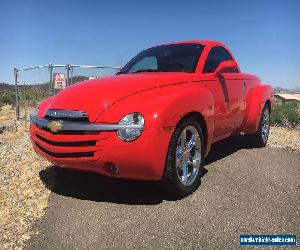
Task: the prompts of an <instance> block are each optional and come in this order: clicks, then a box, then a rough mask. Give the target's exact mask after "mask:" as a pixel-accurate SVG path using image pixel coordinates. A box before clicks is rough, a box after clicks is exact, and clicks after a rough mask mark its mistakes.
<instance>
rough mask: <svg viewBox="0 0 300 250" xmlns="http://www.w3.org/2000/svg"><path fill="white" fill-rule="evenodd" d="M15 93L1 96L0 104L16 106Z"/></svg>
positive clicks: (5, 93)
mask: <svg viewBox="0 0 300 250" xmlns="http://www.w3.org/2000/svg"><path fill="white" fill-rule="evenodd" d="M15 98H16V96H15V93H13V92H4V93H3V94H2V95H1V96H0V104H1V105H6V104H8V105H14V104H15Z"/></svg>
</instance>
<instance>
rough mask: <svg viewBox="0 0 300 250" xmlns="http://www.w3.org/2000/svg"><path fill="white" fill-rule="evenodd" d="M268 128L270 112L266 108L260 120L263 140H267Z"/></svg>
mask: <svg viewBox="0 0 300 250" xmlns="http://www.w3.org/2000/svg"><path fill="white" fill-rule="evenodd" d="M269 128H270V114H269V110H268V109H267V108H266V109H265V110H264V113H263V116H262V121H261V137H262V140H263V141H264V142H266V141H267V140H268V137H269Z"/></svg>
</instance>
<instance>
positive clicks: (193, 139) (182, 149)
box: [162, 118, 204, 198]
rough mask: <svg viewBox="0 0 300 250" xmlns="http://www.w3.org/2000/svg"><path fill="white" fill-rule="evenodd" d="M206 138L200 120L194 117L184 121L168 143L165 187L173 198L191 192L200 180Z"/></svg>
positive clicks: (163, 182)
mask: <svg viewBox="0 0 300 250" xmlns="http://www.w3.org/2000/svg"><path fill="white" fill-rule="evenodd" d="M203 142H204V137H203V133H202V129H201V127H200V125H199V123H198V122H197V121H196V120H195V119H193V118H186V119H185V120H183V121H181V122H180V123H179V124H178V125H177V127H176V129H175V131H174V133H173V136H172V139H171V143H170V146H169V150H168V154H167V159H166V165H165V172H164V176H163V179H162V185H163V189H164V190H165V191H166V192H167V193H168V194H169V195H171V196H172V197H173V198H183V197H185V196H188V195H190V194H192V193H193V192H194V191H195V190H196V189H197V188H198V187H199V185H200V183H201V175H202V165H203V148H204V144H203Z"/></svg>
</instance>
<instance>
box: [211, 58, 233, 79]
mask: <svg viewBox="0 0 300 250" xmlns="http://www.w3.org/2000/svg"><path fill="white" fill-rule="evenodd" d="M235 68H237V63H236V61H223V62H221V63H220V64H219V66H218V67H217V69H216V70H215V76H217V75H219V74H220V73H222V71H224V70H228V69H235Z"/></svg>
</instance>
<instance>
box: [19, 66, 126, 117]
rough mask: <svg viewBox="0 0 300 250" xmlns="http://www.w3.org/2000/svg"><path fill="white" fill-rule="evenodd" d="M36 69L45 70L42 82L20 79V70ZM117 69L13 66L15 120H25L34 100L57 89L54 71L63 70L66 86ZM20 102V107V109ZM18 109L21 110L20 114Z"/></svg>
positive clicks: (117, 68)
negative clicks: (45, 75) (35, 82)
mask: <svg viewBox="0 0 300 250" xmlns="http://www.w3.org/2000/svg"><path fill="white" fill-rule="evenodd" d="M37 69H44V70H46V72H44V73H43V74H47V75H48V77H46V78H45V80H44V82H42V83H41V84H28V82H30V80H27V83H26V81H20V78H21V76H22V74H21V72H25V71H32V70H37ZM119 69H120V67H109V66H88V65H73V64H51V63H49V64H47V65H40V66H34V67H28V68H23V69H19V68H14V79H15V92H16V96H15V98H16V107H15V108H16V120H20V119H24V120H25V122H26V121H27V119H28V114H29V111H30V110H29V109H30V107H31V108H32V106H34V103H35V102H39V101H41V100H42V99H44V98H46V97H48V96H51V95H53V94H55V93H57V92H58V91H59V90H55V89H54V81H53V74H54V73H55V71H59V72H63V74H65V82H66V86H69V85H71V84H73V83H76V82H79V81H82V80H88V79H91V78H98V77H101V76H105V75H112V74H115V73H116V72H117V71H118V70H119ZM104 71H106V72H104ZM47 78H48V79H47ZM22 82H23V84H22ZM32 99H33V100H32ZM21 104H22V109H20V107H21ZM28 106H29V107H28ZM20 110H22V115H21V114H20Z"/></svg>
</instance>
